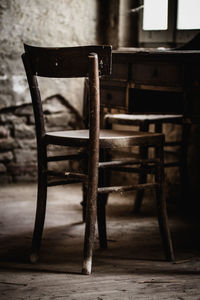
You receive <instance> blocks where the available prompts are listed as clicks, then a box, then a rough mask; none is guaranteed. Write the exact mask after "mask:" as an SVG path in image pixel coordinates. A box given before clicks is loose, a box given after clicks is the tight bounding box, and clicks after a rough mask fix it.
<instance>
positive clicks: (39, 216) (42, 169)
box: [30, 146, 47, 263]
mask: <svg viewBox="0 0 200 300" xmlns="http://www.w3.org/2000/svg"><path fill="white" fill-rule="evenodd" d="M46 171H47V157H46V146H44V147H43V148H42V149H40V150H39V151H38V190H37V208H36V216H35V227H34V232H33V238H32V248H31V255H30V261H31V262H32V263H35V262H37V261H38V259H39V250H40V245H41V240H42V233H43V228H44V220H45V214H46V199H47V172H46Z"/></svg>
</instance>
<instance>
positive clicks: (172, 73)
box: [131, 62, 183, 86]
mask: <svg viewBox="0 0 200 300" xmlns="http://www.w3.org/2000/svg"><path fill="white" fill-rule="evenodd" d="M131 72H132V79H133V81H134V82H135V83H142V84H154V85H164V86H169V85H174V86H178V85H180V84H181V83H182V81H183V68H182V66H180V64H179V65H178V64H177V65H176V64H167V63H165V62H162V63H153V62H152V63H145V64H142V63H134V64H132V67H131Z"/></svg>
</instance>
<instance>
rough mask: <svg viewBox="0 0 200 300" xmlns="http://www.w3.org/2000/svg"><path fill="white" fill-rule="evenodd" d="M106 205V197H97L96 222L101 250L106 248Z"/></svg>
mask: <svg viewBox="0 0 200 300" xmlns="http://www.w3.org/2000/svg"><path fill="white" fill-rule="evenodd" d="M106 203H107V195H98V198H97V220H98V222H97V223H98V232H99V244H100V248H101V249H106V248H107V232H106Z"/></svg>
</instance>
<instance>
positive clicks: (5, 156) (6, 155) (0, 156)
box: [0, 151, 13, 162]
mask: <svg viewBox="0 0 200 300" xmlns="http://www.w3.org/2000/svg"><path fill="white" fill-rule="evenodd" d="M12 159H13V153H12V152H11V151H8V152H1V153H0V161H4V162H6V161H10V160H12Z"/></svg>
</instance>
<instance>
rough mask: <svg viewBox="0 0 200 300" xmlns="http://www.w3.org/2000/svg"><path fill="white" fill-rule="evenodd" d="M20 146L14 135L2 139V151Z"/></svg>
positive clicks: (0, 146)
mask: <svg viewBox="0 0 200 300" xmlns="http://www.w3.org/2000/svg"><path fill="white" fill-rule="evenodd" d="M17 147H18V143H17V141H16V140H15V139H13V138H12V137H8V138H5V139H0V151H5V150H11V149H15V148H17Z"/></svg>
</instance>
